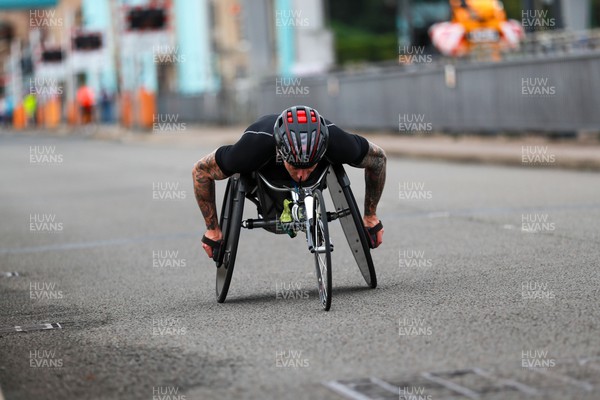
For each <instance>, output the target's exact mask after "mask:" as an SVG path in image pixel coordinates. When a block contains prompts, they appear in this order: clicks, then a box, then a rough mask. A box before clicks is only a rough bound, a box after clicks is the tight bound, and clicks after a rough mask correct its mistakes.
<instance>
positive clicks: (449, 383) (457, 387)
mask: <svg viewBox="0 0 600 400" xmlns="http://www.w3.org/2000/svg"><path fill="white" fill-rule="evenodd" d="M421 376H422V377H423V378H425V379H427V380H429V381H432V382H435V383H437V384H439V385H442V386H444V387H445V388H446V389H450V390H452V391H454V392H457V393H460V394H462V395H463V396H466V397H468V398H470V399H479V398H480V396H479V393H477V392H475V391H473V390H471V389H469V388H466V387H464V386H461V385H459V384H458V383H454V382H452V381H449V380H446V379H444V378H440V377H439V376H437V375H435V374H433V373H431V372H423V373H422V374H421Z"/></svg>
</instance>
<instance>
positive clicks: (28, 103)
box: [23, 93, 37, 126]
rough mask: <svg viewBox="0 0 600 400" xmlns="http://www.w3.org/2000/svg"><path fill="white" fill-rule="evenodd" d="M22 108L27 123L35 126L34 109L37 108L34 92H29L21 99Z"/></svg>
mask: <svg viewBox="0 0 600 400" xmlns="http://www.w3.org/2000/svg"><path fill="white" fill-rule="evenodd" d="M23 108H24V109H25V116H26V117H27V125H31V126H35V124H36V119H35V118H36V110H37V98H36V97H35V94H33V93H29V94H28V95H26V96H25V98H24V99H23Z"/></svg>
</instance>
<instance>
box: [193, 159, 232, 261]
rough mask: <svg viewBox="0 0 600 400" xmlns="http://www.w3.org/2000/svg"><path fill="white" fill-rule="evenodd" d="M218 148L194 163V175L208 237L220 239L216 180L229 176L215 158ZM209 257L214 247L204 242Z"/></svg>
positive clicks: (195, 188) (195, 192) (195, 187)
mask: <svg viewBox="0 0 600 400" xmlns="http://www.w3.org/2000/svg"><path fill="white" fill-rule="evenodd" d="M215 153H216V150H215V151H213V152H212V153H210V154H209V155H207V156H205V157H203V158H202V159H200V161H198V162H197V163H196V165H194V169H193V170H192V176H193V177H194V194H195V195H196V201H197V202H198V206H199V207H200V211H202V215H203V216H204V222H205V223H206V229H207V232H206V237H208V238H209V239H212V240H215V241H217V240H220V239H221V238H222V237H223V235H222V233H221V229H220V228H219V220H218V218H217V206H216V204H215V181H216V180H221V179H225V178H226V177H227V176H226V175H225V174H224V173H223V171H221V168H219V166H218V165H217V162H216V160H215ZM202 247H203V248H204V250H205V251H206V253H207V255H208V256H209V257H212V249H211V248H210V247H209V246H208V245H206V244H204V243H203V244H202Z"/></svg>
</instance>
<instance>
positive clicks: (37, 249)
mask: <svg viewBox="0 0 600 400" xmlns="http://www.w3.org/2000/svg"><path fill="white" fill-rule="evenodd" d="M196 236H198V234H197V233H175V234H171V235H152V236H138V237H132V238H121V239H108V240H95V241H90V242H78V243H57V244H50V245H45V246H32V247H17V248H4V249H2V248H0V254H28V253H42V252H45V251H64V250H83V249H93V248H96V247H107V246H124V245H129V244H137V243H145V242H152V241H155V240H165V239H178V238H188V237H196Z"/></svg>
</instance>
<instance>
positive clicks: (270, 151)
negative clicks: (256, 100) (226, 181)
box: [215, 117, 275, 176]
mask: <svg viewBox="0 0 600 400" xmlns="http://www.w3.org/2000/svg"><path fill="white" fill-rule="evenodd" d="M265 118H266V117H265ZM263 119H264V118H263ZM263 119H261V120H259V121H257V123H255V124H253V125H250V126H249V127H248V129H246V131H245V132H244V134H243V135H242V137H241V138H240V140H238V141H237V143H236V144H234V145H229V146H221V147H219V148H218V149H217V152H216V154H215V160H216V162H217V165H218V166H219V168H221V171H223V173H224V174H226V175H227V176H230V175H233V174H236V173H241V174H246V173H251V172H254V171H256V170H258V169H259V168H260V167H261V166H262V165H263V164H265V163H266V162H267V161H269V160H270V159H271V158H272V157H275V139H273V128H272V126H271V129H269V124H270V120H269V121H263ZM271 125H272V124H271Z"/></svg>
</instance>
